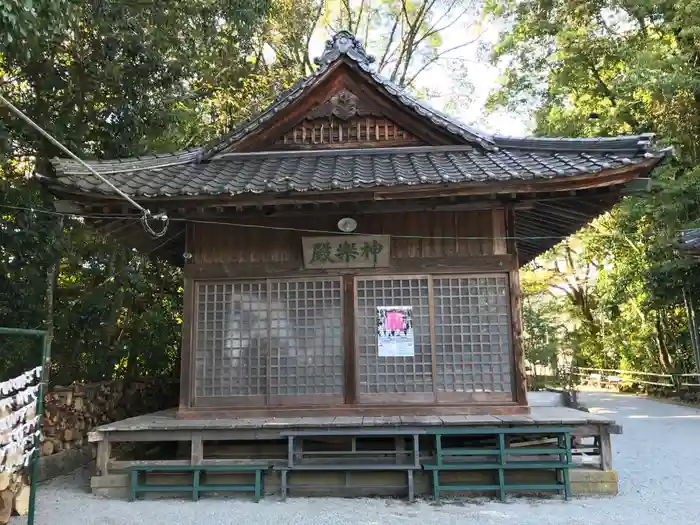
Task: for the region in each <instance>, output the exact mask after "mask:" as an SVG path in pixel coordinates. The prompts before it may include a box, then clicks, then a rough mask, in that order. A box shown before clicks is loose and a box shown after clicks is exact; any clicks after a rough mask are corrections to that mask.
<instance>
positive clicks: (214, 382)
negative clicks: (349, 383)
mask: <svg viewBox="0 0 700 525" xmlns="http://www.w3.org/2000/svg"><path fill="white" fill-rule="evenodd" d="M197 288H198V291H197V305H196V306H197V325H196V329H195V330H196V346H195V362H196V371H195V396H196V397H219V398H220V397H234V398H235V397H241V398H243V397H246V398H253V397H256V396H297V395H308V394H337V395H341V394H342V391H343V383H342V381H343V361H344V352H343V344H342V283H341V280H340V279H323V280H316V279H307V280H298V281H287V280H279V281H273V280H269V281H249V282H235V283H225V284H220V283H199V284H198V287H197Z"/></svg>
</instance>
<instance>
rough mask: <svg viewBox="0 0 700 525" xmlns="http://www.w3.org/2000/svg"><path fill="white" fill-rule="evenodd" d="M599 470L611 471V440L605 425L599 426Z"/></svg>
mask: <svg viewBox="0 0 700 525" xmlns="http://www.w3.org/2000/svg"><path fill="white" fill-rule="evenodd" d="M599 428H600V436H599V437H598V439H599V440H600V468H601V470H604V471H606V472H607V471H610V470H612V469H613V468H612V439H611V438H610V429H609V428H608V426H607V425H600V427H599Z"/></svg>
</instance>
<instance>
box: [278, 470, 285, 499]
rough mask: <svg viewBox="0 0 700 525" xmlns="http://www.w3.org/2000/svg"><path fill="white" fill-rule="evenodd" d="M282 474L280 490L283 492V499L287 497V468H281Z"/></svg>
mask: <svg viewBox="0 0 700 525" xmlns="http://www.w3.org/2000/svg"><path fill="white" fill-rule="evenodd" d="M280 476H281V482H280V492H281V494H280V495H281V497H282V501H284V500H286V499H287V471H286V470H281V471H280Z"/></svg>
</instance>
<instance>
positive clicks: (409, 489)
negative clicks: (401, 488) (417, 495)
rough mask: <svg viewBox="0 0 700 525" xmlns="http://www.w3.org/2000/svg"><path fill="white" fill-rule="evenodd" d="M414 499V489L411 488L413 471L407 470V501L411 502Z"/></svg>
mask: <svg viewBox="0 0 700 525" xmlns="http://www.w3.org/2000/svg"><path fill="white" fill-rule="evenodd" d="M413 500H414V490H413V471H412V470H409V471H408V501H409V503H413Z"/></svg>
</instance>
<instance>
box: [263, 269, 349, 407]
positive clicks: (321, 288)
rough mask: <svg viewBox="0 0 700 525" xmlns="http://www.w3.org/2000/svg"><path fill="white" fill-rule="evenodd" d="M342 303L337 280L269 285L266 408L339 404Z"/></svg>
mask: <svg viewBox="0 0 700 525" xmlns="http://www.w3.org/2000/svg"><path fill="white" fill-rule="evenodd" d="M342 304H343V294H342V281H341V280H340V279H323V280H320V279H319V280H304V281H270V319H271V330H270V343H271V344H270V396H271V399H270V401H271V404H286V402H287V400H288V399H292V400H293V402H294V403H300V402H303V403H309V404H310V403H329V402H340V401H342V398H343V362H344V349H343V327H342ZM300 398H303V399H300Z"/></svg>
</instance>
